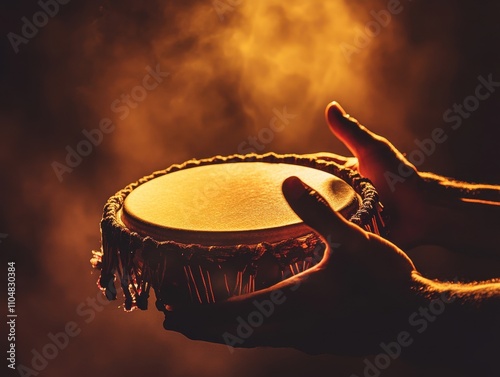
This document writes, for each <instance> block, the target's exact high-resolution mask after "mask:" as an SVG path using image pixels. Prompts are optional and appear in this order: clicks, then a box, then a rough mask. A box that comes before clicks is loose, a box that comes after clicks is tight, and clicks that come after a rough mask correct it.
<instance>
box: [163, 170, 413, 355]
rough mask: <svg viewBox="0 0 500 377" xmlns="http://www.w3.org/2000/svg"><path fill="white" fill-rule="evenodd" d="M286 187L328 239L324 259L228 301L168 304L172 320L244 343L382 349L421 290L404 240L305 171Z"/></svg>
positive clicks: (170, 325)
mask: <svg viewBox="0 0 500 377" xmlns="http://www.w3.org/2000/svg"><path fill="white" fill-rule="evenodd" d="M283 193H284V195H285V197H286V199H287V201H288V203H289V204H290V206H291V207H292V208H293V210H294V211H295V212H296V213H297V214H298V215H299V216H300V217H301V218H302V220H303V221H304V222H305V223H306V224H307V225H309V226H310V227H311V228H313V229H314V230H315V231H317V232H318V233H319V234H320V235H321V237H322V238H323V240H324V242H325V243H326V244H327V245H328V246H327V249H326V250H325V253H324V256H323V259H322V260H321V262H320V263H319V264H317V265H316V266H314V267H312V268H311V269H309V270H307V271H305V272H303V273H300V274H298V275H295V276H293V277H291V278H289V279H287V280H285V281H283V282H281V283H279V284H276V285H274V286H272V287H270V288H267V289H264V290H261V291H258V292H254V293H252V294H248V295H243V296H237V297H233V298H232V299H230V300H228V301H226V302H223V303H216V304H210V305H204V306H199V305H196V306H191V307H174V308H172V309H171V311H169V312H166V315H165V322H164V326H165V328H166V329H168V330H173V331H177V332H180V333H183V334H184V335H186V336H187V337H189V338H191V339H198V340H205V341H210V342H216V343H226V344H228V345H231V346H236V347H255V346H272V347H294V348H297V349H300V350H303V351H305V352H308V353H318V352H335V353H339V354H340V353H342V354H351V355H357V354H366V353H369V352H374V351H376V349H377V347H378V345H379V342H380V339H381V336H382V334H384V335H385V336H387V335H388V334H391V333H392V332H393V331H397V330H400V329H401V326H402V325H401V323H402V322H403V323H404V322H406V321H407V318H408V315H407V313H406V312H405V308H406V307H412V304H414V298H415V295H416V294H415V290H414V289H413V287H414V279H413V275H414V274H416V271H415V267H414V266H413V264H412V262H411V261H410V259H409V258H408V257H407V256H406V255H405V254H404V253H403V251H401V250H400V249H399V248H398V247H396V246H395V245H393V244H391V243H390V242H388V241H386V240H385V239H383V238H381V237H379V236H377V235H374V234H371V233H368V232H365V231H364V230H362V229H360V228H359V227H358V226H356V225H354V224H352V223H350V222H348V221H346V220H345V219H344V218H343V217H342V216H340V215H339V214H337V213H336V212H335V211H333V210H332V209H331V208H330V207H329V206H328V204H326V201H325V200H324V199H323V198H322V197H320V196H319V194H317V193H316V192H315V191H313V189H311V188H310V187H308V186H306V185H305V184H303V183H302V182H301V181H300V180H299V179H298V178H296V177H290V178H288V179H287V180H285V182H284V183H283ZM413 306H414V305H413ZM259 308H260V309H259ZM402 313H404V314H402ZM243 322H244V323H245V324H243Z"/></svg>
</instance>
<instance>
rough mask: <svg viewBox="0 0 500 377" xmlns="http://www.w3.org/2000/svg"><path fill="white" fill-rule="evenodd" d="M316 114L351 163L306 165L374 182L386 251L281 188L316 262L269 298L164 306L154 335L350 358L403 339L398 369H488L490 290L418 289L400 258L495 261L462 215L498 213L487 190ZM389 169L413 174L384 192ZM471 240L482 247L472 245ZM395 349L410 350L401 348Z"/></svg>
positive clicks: (492, 354)
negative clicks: (386, 225) (313, 238)
mask: <svg viewBox="0 0 500 377" xmlns="http://www.w3.org/2000/svg"><path fill="white" fill-rule="evenodd" d="M326 114H327V120H328V123H329V125H330V128H331V129H332V131H333V132H334V133H335V135H337V137H339V138H340V139H341V140H342V141H343V142H344V143H346V145H347V146H348V147H349V149H351V151H352V152H353V153H354V155H355V156H356V160H353V159H352V158H351V159H346V158H343V157H340V156H336V155H332V154H323V156H321V154H320V156H319V157H318V158H331V159H336V160H337V161H338V162H341V160H342V159H344V163H346V164H350V165H351V166H353V167H356V168H357V169H358V170H359V171H360V173H361V174H363V175H365V176H367V177H368V178H370V179H371V180H372V181H373V182H374V183H375V185H376V187H377V188H378V189H379V191H380V196H381V199H382V200H383V201H384V202H385V203H386V205H387V208H388V210H389V211H390V214H391V219H392V221H393V223H392V224H391V229H392V232H391V240H386V239H384V238H382V237H380V236H378V235H376V234H372V233H369V232H366V231H364V230H363V229H361V228H360V227H358V226H356V225H355V224H353V223H350V222H348V221H346V220H345V219H344V218H343V217H342V216H340V215H339V214H338V213H336V212H335V211H333V210H332V209H331V208H330V207H329V206H328V204H327V203H326V201H325V200H324V199H323V198H322V197H321V196H320V195H319V194H318V193H317V192H316V191H314V189H313V188H311V187H308V186H307V185H305V184H304V183H303V182H301V181H300V180H299V179H298V178H296V177H290V178H288V179H287V180H285V182H284V183H283V193H284V195H285V198H286V199H287V201H288V203H289V205H290V206H291V208H292V209H293V210H294V211H295V212H296V213H297V215H298V216H299V217H300V218H301V219H302V220H303V221H304V223H305V224H307V225H308V226H310V227H311V228H312V229H313V230H314V231H316V232H317V233H318V234H319V235H320V236H321V237H322V238H323V241H324V242H325V244H326V245H327V249H326V251H325V253H324V256H323V259H322V260H321V262H320V263H319V264H317V265H316V266H314V267H313V268H311V269H309V270H307V271H305V272H303V273H300V274H298V275H295V276H293V277H290V278H288V279H286V280H284V281H282V282H281V283H279V284H276V285H274V286H272V287H269V288H267V289H264V290H260V291H257V292H254V293H252V294H247V295H242V296H237V297H233V298H231V299H230V300H228V301H226V302H223V303H216V304H211V305H203V306H199V305H198V306H181V307H175V306H174V307H171V308H169V311H166V313H165V322H164V326H165V328H166V329H168V330H173V331H177V332H180V333H182V334H184V335H186V336H187V337H189V338H191V339H197V340H204V341H210V342H216V343H222V344H224V343H226V344H228V345H231V346H236V347H256V346H271V347H292V348H296V349H299V350H302V351H304V352H307V353H313V354H316V353H335V354H347V355H357V356H366V355H374V354H378V353H380V352H382V350H381V343H384V344H388V343H390V342H394V341H396V340H397V339H399V337H400V335H401V334H402V333H403V332H407V333H408V336H409V337H410V338H411V340H412V341H411V344H407V345H405V346H401V348H402V352H401V357H403V358H406V359H408V360H412V361H415V360H417V361H418V362H419V363H423V362H428V363H430V364H444V365H453V366H455V367H457V368H467V369H468V370H473V369H474V368H476V369H477V368H482V370H484V371H488V372H489V371H490V370H493V369H494V368H495V363H496V355H498V354H500V353H499V352H500V342H498V341H497V339H499V338H500V323H499V322H500V321H499V319H500V282H499V281H497V280H492V281H486V282H475V283H473V284H462V283H447V282H439V281H434V280H430V279H427V278H425V277H424V276H422V275H421V274H420V273H419V272H418V271H417V269H416V268H415V266H414V264H413V263H412V261H411V260H410V258H409V257H408V256H407V255H406V254H405V252H404V251H403V250H402V249H401V248H400V247H407V246H410V245H411V246H414V245H420V244H426V243H434V244H439V245H445V246H450V247H452V246H460V247H459V251H463V250H466V251H467V252H469V253H470V254H474V253H476V254H478V255H485V254H486V255H489V256H491V257H493V258H495V257H498V255H497V254H496V252H497V251H498V249H499V247H498V245H500V239H499V238H498V237H499V236H498V234H497V233H499V232H496V231H495V232H494V233H495V234H489V232H491V230H492V228H491V227H489V226H488V224H484V223H482V222H481V221H480V220H479V219H473V220H470V219H467V215H470V214H475V213H480V214H482V215H484V216H485V217H489V216H491V214H496V213H498V210H499V208H500V207H498V205H497V204H498V203H497V202H496V201H495V199H496V195H497V192H498V191H499V189H498V188H497V187H494V186H488V185H468V184H459V183H457V182H455V181H452V180H449V179H447V178H443V177H439V176H436V175H432V174H428V173H420V172H418V170H417V169H416V168H415V167H414V166H413V165H411V163H410V162H409V161H407V160H406V159H405V157H404V156H403V155H402V154H401V153H400V152H399V151H397V149H396V148H395V147H394V146H393V145H392V144H391V143H389V142H388V141H387V140H386V139H384V138H381V137H380V136H378V135H376V134H374V133H372V132H370V131H368V130H367V129H366V128H365V127H363V126H361V125H360V124H359V122H357V121H356V120H355V119H354V118H352V117H350V116H348V115H346V113H345V112H344V111H343V110H342V108H340V106H339V105H338V104H336V103H332V104H330V105H329V106H328V107H327V112H326ZM400 163H404V164H407V167H408V168H411V169H414V174H412V175H411V176H410V177H408V179H407V180H406V181H405V182H403V183H401V186H399V187H398V189H397V190H395V191H394V192H392V191H390V190H389V187H388V186H387V182H384V181H383V180H381V179H380V175H381V173H383V172H384V171H387V170H388V169H393V170H392V171H397V170H396V169H397V166H398V165H399V164H400ZM464 185H465V186H464ZM474 191H477V192H474ZM391 195H392V197H391ZM468 198H473V199H474V200H467V199H468ZM484 198H486V199H484ZM464 199H465V200H464ZM425 216H430V217H431V218H430V219H428V218H426V219H424V217H425ZM424 220H426V221H424ZM461 221H465V222H466V223H465V224H461V223H460V222H461ZM457 222H458V224H456V223H457ZM496 224H498V221H497V222H496ZM453 225H457V226H459V227H460V226H470V227H472V229H473V230H474V232H477V233H472V234H473V235H474V237H471V236H469V235H468V233H466V234H460V235H458V234H456V231H452V226H453ZM477 235H481V236H483V237H484V238H483V239H481V241H480V242H478V240H477ZM450 238H451V239H450ZM495 246H496V247H495ZM273 297H274V298H277V297H279V299H278V300H275V301H273V300H272V298H273ZM270 302H272V303H273V304H272V309H273V310H272V313H271V314H270V315H268V316H267V315H266V316H265V318H264V317H262V318H263V321H262V323H259V325H258V326H253V327H252V328H251V333H250V334H249V335H248V336H237V335H238V334H241V332H238V328H239V327H241V321H242V320H246V321H247V322H248V320H249V318H250V316H251V315H252V313H254V314H255V313H256V310H258V308H259V307H262V305H263V304H264V303H266V304H267V305H268V306H269V303H270ZM269 312H271V311H269ZM424 325H425V326H424ZM228 334H230V335H233V337H231V336H229V335H228ZM406 341H407V343H410V342H409V338H408V337H406Z"/></svg>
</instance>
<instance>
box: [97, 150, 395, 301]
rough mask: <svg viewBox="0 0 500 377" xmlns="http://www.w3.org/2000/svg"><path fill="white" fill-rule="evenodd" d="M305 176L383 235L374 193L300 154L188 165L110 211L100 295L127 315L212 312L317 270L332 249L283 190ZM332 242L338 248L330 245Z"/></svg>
mask: <svg viewBox="0 0 500 377" xmlns="http://www.w3.org/2000/svg"><path fill="white" fill-rule="evenodd" d="M292 175H294V176H298V177H299V178H300V179H301V180H303V181H304V182H306V183H307V184H308V185H310V186H311V187H313V188H314V189H315V190H317V191H318V192H319V193H320V194H321V195H322V196H323V197H324V198H325V199H326V200H327V202H328V203H329V205H330V206H331V207H332V208H333V209H335V210H336V211H338V212H340V213H341V214H342V215H343V216H344V217H345V218H347V219H349V220H350V221H352V222H355V223H356V224H358V225H359V226H361V227H363V228H364V229H366V230H368V231H372V232H375V233H378V234H384V232H385V223H384V220H383V216H382V206H381V204H380V203H379V201H378V197H377V193H376V191H375V189H374V187H373V186H372V184H371V183H370V182H369V181H368V180H367V179H365V178H362V177H361V176H360V175H359V174H358V173H356V172H354V171H352V170H350V169H346V168H344V167H342V166H340V165H338V164H336V163H334V162H331V161H326V160H322V159H318V158H313V157H311V156H308V157H303V156H300V155H277V154H274V153H269V154H266V155H256V154H251V155H245V156H241V155H234V156H229V157H221V156H217V157H214V158H210V159H205V160H191V161H187V162H185V163H184V164H182V165H173V166H171V167H170V168H168V169H166V170H163V171H159V172H155V173H153V174H152V175H150V176H147V177H144V178H142V179H141V180H139V181H138V182H136V183H133V184H131V185H129V186H127V187H126V188H125V189H123V190H121V191H119V192H118V193H117V194H115V195H114V196H113V197H111V198H110V199H109V200H108V202H107V203H106V205H105V208H104V214H103V219H102V221H101V235H102V248H101V250H100V251H96V252H94V258H93V264H94V266H95V267H98V268H100V269H101V276H100V279H99V286H100V287H101V289H102V290H103V291H104V292H105V294H106V296H107V297H108V299H110V300H111V299H115V298H116V295H117V290H116V287H115V281H116V280H118V281H119V282H120V285H121V288H122V290H123V292H124V295H125V309H126V310H131V309H134V308H139V309H146V308H147V302H148V297H149V293H150V289H151V288H153V289H154V291H155V295H156V299H157V302H156V304H157V308H158V309H159V310H162V311H164V310H165V308H166V307H168V306H169V305H175V304H178V303H186V302H189V303H199V304H208V303H213V302H219V301H223V300H226V299H227V298H229V297H231V296H235V295H241V294H244V293H250V292H253V291H255V290H259V289H263V288H266V287H269V286H271V285H273V284H275V283H277V282H279V281H281V280H283V279H285V278H287V277H289V276H292V275H295V274H298V273H300V272H302V271H305V270H307V269H308V268H310V267H312V266H313V265H315V264H317V263H318V262H319V261H320V260H321V258H322V255H323V252H324V250H325V247H326V245H325V244H324V242H323V241H322V240H321V239H320V237H319V236H318V235H317V234H316V233H314V232H313V231H312V230H311V229H310V228H308V227H307V226H306V225H305V224H303V222H302V221H301V219H300V218H299V217H298V216H297V215H296V214H295V213H294V212H293V211H292V209H291V208H290V207H289V206H288V204H287V202H286V200H285V198H284V196H283V194H282V192H281V184H282V182H283V180H284V179H286V178H287V177H289V176H292ZM331 242H335V240H331Z"/></svg>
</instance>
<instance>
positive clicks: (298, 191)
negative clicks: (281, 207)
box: [283, 176, 307, 200]
mask: <svg viewBox="0 0 500 377" xmlns="http://www.w3.org/2000/svg"><path fill="white" fill-rule="evenodd" d="M283 192H285V193H286V197H287V198H289V199H291V200H298V199H299V198H300V197H301V196H302V195H304V194H305V193H306V192H307V189H306V186H305V185H304V183H303V182H302V181H301V180H300V179H299V178H297V177H293V176H292V177H288V178H287V179H285V181H284V182H283Z"/></svg>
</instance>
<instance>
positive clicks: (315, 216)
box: [282, 177, 366, 249]
mask: <svg viewBox="0 0 500 377" xmlns="http://www.w3.org/2000/svg"><path fill="white" fill-rule="evenodd" d="M282 189H283V194H284V195H285V198H286V200H287V202H288V204H289V205H290V207H292V209H293V210H294V211H295V213H296V214H297V215H298V216H299V217H300V218H301V219H302V220H303V221H304V223H305V224H306V225H308V226H310V227H311V228H312V229H314V230H315V231H317V232H318V233H319V234H320V235H321V236H322V237H323V239H324V240H325V241H327V242H326V243H327V245H331V244H332V243H335V244H337V245H339V246H338V247H337V246H336V249H345V248H346V247H347V245H349V246H350V247H349V249H355V248H356V247H355V246H356V245H355V244H359V243H360V242H361V241H362V240H363V239H366V235H365V232H364V231H363V230H362V229H361V228H359V227H358V226H356V225H355V224H353V223H350V222H349V221H347V220H346V219H344V218H343V217H342V216H341V215H340V214H338V213H337V212H336V211H334V210H333V209H332V208H331V207H330V205H329V204H328V203H327V202H326V200H325V199H324V198H323V197H322V196H321V195H320V194H319V193H318V192H316V191H314V190H313V189H312V188H311V187H309V186H308V185H306V184H305V183H304V182H302V181H301V180H300V179H299V178H297V177H289V178H287V179H286V180H285V181H284V182H283V186H282ZM352 246H354V247H352Z"/></svg>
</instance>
